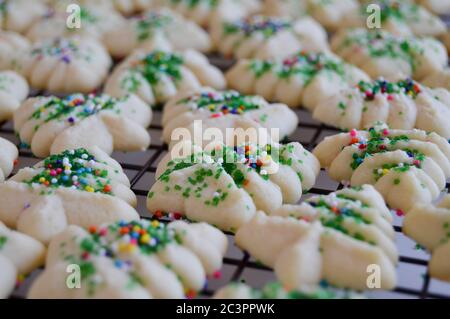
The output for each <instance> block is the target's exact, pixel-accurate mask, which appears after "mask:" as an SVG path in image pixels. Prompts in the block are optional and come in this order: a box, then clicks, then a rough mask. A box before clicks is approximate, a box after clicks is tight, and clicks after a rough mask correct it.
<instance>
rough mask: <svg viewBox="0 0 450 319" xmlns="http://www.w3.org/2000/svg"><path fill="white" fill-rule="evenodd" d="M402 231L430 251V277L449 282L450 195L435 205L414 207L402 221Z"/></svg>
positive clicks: (417, 205)
mask: <svg viewBox="0 0 450 319" xmlns="http://www.w3.org/2000/svg"><path fill="white" fill-rule="evenodd" d="M403 231H404V233H405V234H406V235H408V236H410V237H411V238H413V239H414V240H416V241H417V242H418V243H419V244H420V245H421V246H423V247H425V248H426V249H428V250H429V251H431V260H430V264H429V272H430V275H431V277H434V278H437V279H440V280H444V281H450V240H449V239H450V195H448V194H447V195H446V196H444V198H443V199H442V200H441V201H440V203H439V204H437V205H433V204H416V205H414V206H413V207H412V209H411V210H410V211H409V212H408V214H407V215H406V217H405V219H404V221H403Z"/></svg>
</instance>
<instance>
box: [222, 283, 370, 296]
mask: <svg viewBox="0 0 450 319" xmlns="http://www.w3.org/2000/svg"><path fill="white" fill-rule="evenodd" d="M213 298H214V299H361V298H364V297H363V296H362V295H360V294H356V293H353V292H348V291H345V292H341V291H339V290H337V289H331V288H328V287H325V288H322V287H319V286H318V287H307V288H306V287H304V288H302V289H294V290H286V289H285V288H284V287H283V286H282V285H281V284H280V283H279V282H271V283H268V284H266V285H264V286H263V287H262V288H261V289H255V288H252V287H250V286H248V285H246V284H244V283H240V282H239V283H238V282H232V283H230V284H228V285H226V286H225V287H222V288H220V289H219V290H218V291H216V293H215V294H214V296H213Z"/></svg>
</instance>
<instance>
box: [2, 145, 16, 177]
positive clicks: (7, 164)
mask: <svg viewBox="0 0 450 319" xmlns="http://www.w3.org/2000/svg"><path fill="white" fill-rule="evenodd" d="M18 156H19V152H18V151H17V148H16V146H15V145H14V144H13V143H11V142H10V141H8V140H5V139H4V138H2V137H0V183H1V182H3V181H4V180H5V179H6V178H7V177H8V176H9V174H11V172H12V170H13V168H14V163H15V161H16V159H17V157H18Z"/></svg>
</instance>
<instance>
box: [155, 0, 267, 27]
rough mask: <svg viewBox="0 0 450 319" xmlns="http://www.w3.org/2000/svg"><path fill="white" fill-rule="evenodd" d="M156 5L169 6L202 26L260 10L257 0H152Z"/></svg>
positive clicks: (208, 25)
mask: <svg viewBox="0 0 450 319" xmlns="http://www.w3.org/2000/svg"><path fill="white" fill-rule="evenodd" d="M153 1H154V2H155V4H156V5H159V6H166V7H170V8H171V9H173V10H175V11H176V12H178V13H180V14H182V15H184V16H185V17H186V18H188V19H190V20H193V21H194V22H196V23H197V24H199V25H201V26H203V27H211V26H212V25H213V24H218V23H221V22H223V21H231V20H234V19H241V18H244V17H247V16H249V15H251V14H254V13H256V12H258V11H259V10H260V7H261V4H260V2H259V1H258V0H196V1H192V0H153Z"/></svg>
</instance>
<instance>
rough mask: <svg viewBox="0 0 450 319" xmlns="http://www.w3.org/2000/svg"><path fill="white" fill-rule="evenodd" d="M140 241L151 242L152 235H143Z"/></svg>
mask: <svg viewBox="0 0 450 319" xmlns="http://www.w3.org/2000/svg"><path fill="white" fill-rule="evenodd" d="M140 241H141V243H143V244H148V243H149V242H150V236H149V235H148V234H145V235H142V236H141V239H140Z"/></svg>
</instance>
